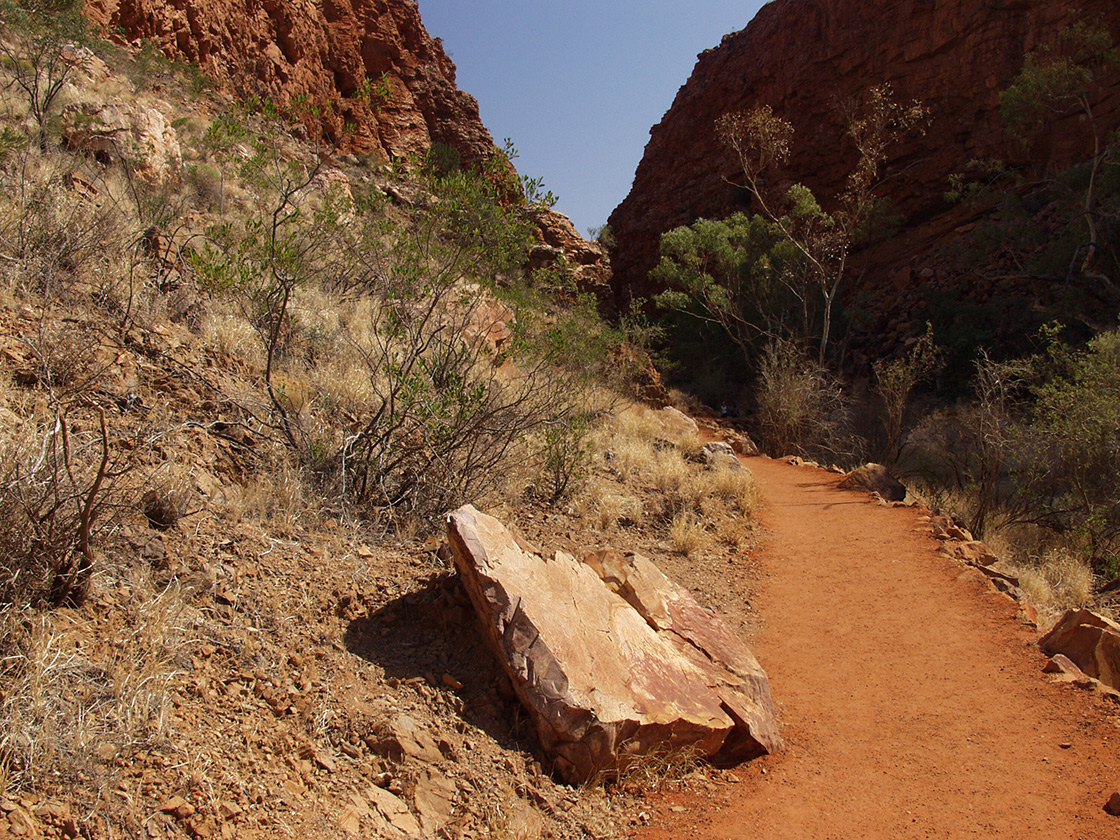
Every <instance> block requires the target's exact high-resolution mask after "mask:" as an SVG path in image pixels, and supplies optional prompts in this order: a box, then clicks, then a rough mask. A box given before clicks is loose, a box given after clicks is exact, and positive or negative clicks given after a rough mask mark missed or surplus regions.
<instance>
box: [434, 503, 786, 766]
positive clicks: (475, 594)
mask: <svg viewBox="0 0 1120 840" xmlns="http://www.w3.org/2000/svg"><path fill="white" fill-rule="evenodd" d="M448 539H449V542H450V543H451V547H452V551H453V552H454V555H455V563H456V565H457V566H458V568H459V572H460V574H461V576H462V578H463V583H464V585H465V587H466V589H467V592H468V593H469V594H470V597H471V600H472V602H473V603H474V606H475V609H476V610H477V612H478V613H479V616H480V617H481V619H482V624H483V626H484V627H485V629H486V634H487V639H488V641H489V643H490V645H491V647H492V648H493V650H494V651H495V653H496V654H497V656H498V659H499V661H500V662H501V664H502V666H503V667H504V669H505V670H506V673H507V674H508V675H509V677H510V679H511V680H512V682H513V686H514V690H515V691H516V693H517V695H518V697H519V698H520V699H521V702H522V704H523V705H524V706H525V708H526V709H527V710H528V712H529V715H530V717H531V718H532V719H533V722H534V724H535V726H536V729H537V733H538V736H539V737H540V741H541V745H542V747H543V748H544V750H545V752H546V753H547V754H548V755H549V756H550V758H551V759H552V760H553V761H554V763H555V766H556V769H557V770H558V771H559V773H560V774H561V775H562V776H563V777H564V778H565V779H567V780H568V781H570V782H573V783H582V782H585V781H588V780H593V779H595V778H597V777H599V776H600V775H603V774H608V775H609V774H612V773H614V772H617V771H618V770H620V769H621V768H623V767H625V765H626V764H627V763H628V762H629V761H631V760H632V759H633V758H635V757H637V756H640V755H645V754H649V753H656V752H664V751H675V750H686V751H689V752H693V753H695V754H696V755H698V756H707V757H712V758H715V759H716V760H721V761H722V760H726V761H738V760H742V759H746V758H750V757H754V756H757V755H761V754H764V753H766V752H769V751H771V750H774V749H776V748H778V747H779V746H780V743H781V742H780V739H779V738H778V734H777V727H776V724H775V722H774V716H773V705H772V703H771V700H770V688H769V683H768V681H767V678H766V674H765V673H764V672H763V670H762V668H761V667H759V665H758V662H757V661H756V660H755V659H754V657H753V656H752V655H751V654H750V651H749V650H747V649H746V647H745V646H744V645H743V643H742V642H741V641H740V640H739V639H738V638H737V637H736V636H735V635H734V634H733V633H731V631H730V630H728V629H727V627H726V626H725V625H724V624H723V622H722V621H720V620H719V619H718V618H717V617H716V616H715V615H714V614H712V613H709V612H707V611H706V610H703V609H702V608H700V607H699V605H697V604H696V602H695V601H694V600H693V599H692V598H691V596H690V595H689V594H688V593H687V592H686V591H685V590H683V589H681V588H680V587H677V586H675V585H674V584H672V583H670V582H669V581H668V580H667V579H666V578H665V577H664V576H663V575H661V573H660V572H659V571H658V570H657V569H656V567H654V566H653V564H652V563H650V562H649V561H648V560H644V559H643V558H638V557H627V558H623V557H622V556H621V555H618V554H617V553H614V554H610V555H606V556H604V557H602V558H600V559H601V562H599V563H598V566H597V568H598V573H597V571H596V568H593V567H592V565H594V564H592V565H588V564H583V563H580V562H578V561H577V560H576V559H575V558H574V557H572V556H570V555H568V554H565V553H564V552H560V551H558V552H556V555H555V557H554V558H553V559H549V560H545V559H543V558H542V557H540V556H538V555H535V554H529V553H528V552H525V551H524V550H523V549H522V548H521V547H520V546H518V544H517V542H516V541H515V540H514V539H513V537H512V536H511V535H510V533H509V531H507V530H506V529H505V528H504V527H503V526H502V524H501V523H500V522H498V521H497V520H496V519H494V518H493V517H490V516H486V515H484V514H481V513H479V512H478V511H477V510H475V509H474V508H473V507H471V506H469V505H468V506H466V507H463V508H460V509H459V510H457V511H455V512H454V513H452V514H451V515H450V517H449V519H448ZM612 589H613V591H612Z"/></svg>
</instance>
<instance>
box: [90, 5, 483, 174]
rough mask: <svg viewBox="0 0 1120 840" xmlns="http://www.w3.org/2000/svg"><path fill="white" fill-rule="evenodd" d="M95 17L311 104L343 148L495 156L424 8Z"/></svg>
mask: <svg viewBox="0 0 1120 840" xmlns="http://www.w3.org/2000/svg"><path fill="white" fill-rule="evenodd" d="M86 14H87V16H88V17H89V18H90V19H91V20H92V21H93V22H94V23H95V24H98V25H100V26H101V27H102V28H103V29H104V30H105V31H106V32H109V33H113V34H114V35H115V36H116V37H119V38H123V39H124V40H126V41H133V40H136V39H146V40H153V41H155V42H156V43H158V45H159V46H160V48H161V49H162V51H163V52H164V54H165V55H169V56H172V55H178V56H181V57H183V58H185V59H187V60H188V61H191V62H193V63H195V64H197V65H198V66H199V67H201V68H202V69H203V70H204V71H205V72H206V73H207V75H208V76H210V77H211V78H212V79H213V80H214V81H215V82H216V83H217V84H218V85H220V86H222V87H225V88H229V89H232V90H234V91H237V92H240V93H257V94H264V95H267V96H269V97H270V98H272V99H273V100H274V101H275V102H277V104H279V105H282V106H285V105H287V104H289V103H290V102H291V101H292V99H293V98H294V97H298V96H301V95H302V96H306V97H307V104H308V105H309V106H315V107H317V108H318V109H319V110H320V112H321V116H320V118H319V119H320V126H319V127H321V129H322V131H323V134H324V137H325V139H326V140H327V141H328V142H330V143H332V144H334V145H336V146H338V147H340V148H342V149H343V150H349V149H354V150H363V151H364V150H369V149H372V150H377V151H380V152H381V153H382V154H384V155H385V156H386V157H393V156H406V155H409V154H412V153H416V152H423V151H424V150H426V149H427V148H428V147H429V146H430V145H431V144H432V143H445V144H447V145H449V146H452V147H454V148H455V149H457V150H458V151H459V153H460V156H461V159H462V161H463V162H464V163H467V164H473V163H477V162H479V161H480V160H482V159H484V158H487V157H489V156H490V155H491V154H492V152H493V146H494V144H493V140H492V138H491V137H490V133H489V132H488V131H487V130H486V127H485V126H483V124H482V121H481V119H480V118H479V114H478V103H477V102H476V101H475V99H474V98H473V97H472V96H470V95H469V94H466V93H464V92H462V91H460V90H459V89H458V88H457V87H456V84H455V65H454V64H452V62H451V60H450V59H449V58H448V57H447V55H446V54H445V53H444V51H443V45H442V44H441V42H440V41H439V39H433V38H431V37H430V36H429V35H428V33H427V32H426V31H425V29H424V25H423V23H422V22H421V20H420V11H419V8H418V7H417V5H416V3H415V2H413V0H300V1H299V2H288V0H87V2H86ZM366 80H368V82H369V85H370V93H369V95H363V93H362V87H363V85H364V84H365V83H366ZM382 83H383V84H384V85H385V86H387V96H384V97H381V96H378V92H377V87H378V85H379V84H382ZM309 119H310V118H309ZM347 124H350V126H351V127H350V128H349V129H348V128H347ZM310 127H312V126H310V125H309V128H310Z"/></svg>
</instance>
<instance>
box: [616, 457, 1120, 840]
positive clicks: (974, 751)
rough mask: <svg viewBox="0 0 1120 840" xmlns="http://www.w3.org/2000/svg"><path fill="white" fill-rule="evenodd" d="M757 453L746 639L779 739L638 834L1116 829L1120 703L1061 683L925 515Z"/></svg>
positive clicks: (1010, 608) (664, 809)
mask: <svg viewBox="0 0 1120 840" xmlns="http://www.w3.org/2000/svg"><path fill="white" fill-rule="evenodd" d="M746 463H747V464H748V466H749V467H750V468H751V470H752V471H753V472H754V474H755V477H756V478H757V479H758V481H759V483H760V485H761V487H762V490H763V495H764V498H765V500H766V501H765V510H764V513H763V519H762V523H763V526H764V528H765V530H766V537H765V538H764V541H763V544H762V547H761V551H760V554H759V556H758V557H757V558H756V560H757V562H758V563H759V564H760V567H761V570H762V580H761V581H760V584H759V590H758V593H757V597H756V599H755V600H754V604H755V607H756V609H757V610H758V613H759V614H760V615H761V616H762V621H763V624H762V626H761V627H760V629H759V632H758V633H757V636H756V638H755V640H754V643H753V645H752V647H753V650H754V652H755V654H756V655H757V656H758V658H759V660H760V661H761V662H762V665H763V667H765V668H766V670H767V672H768V673H769V675H770V683H771V688H772V690H773V694H774V699H775V701H776V703H777V704H778V706H779V710H780V717H781V723H782V734H783V737H784V738H785V741H786V748H785V750H784V751H783V752H781V753H779V754H777V755H774V756H770V757H768V758H765V759H762V760H760V761H756V762H753V763H752V764H750V765H745V766H743V767H740V768H738V769H737V770H736V771H734V772H732V773H729V774H728V775H727V777H726V778H727V779H729V780H732V779H734V781H728V782H726V786H723V785H721V786H720V789H719V790H718V791H717V795H716V796H714V797H713V796H711V795H697V794H685V795H680V796H675V797H672V798H671V799H667V800H665V801H661V802H658V803H656V805H655V807H654V814H653V819H652V824H651V825H650V826H648V827H646V828H644V829H642V830H641V831H640V832H639V833H638V837H639V838H641V839H642V840H669V838H673V840H679V839H680V838H686V837H696V838H719V840H728V839H729V838H748V837H749V838H813V839H814V840H825V839H826V838H908V837H922V838H925V837H947V838H970V837H984V838H991V837H1009V838H1010V837H1014V838H1027V837H1030V838H1061V840H1069V838H1109V840H1117V838H1120V818H1118V817H1112V816H1109V815H1108V814H1106V813H1105V812H1104V810H1103V805H1104V803H1105V802H1106V801H1107V799H1108V797H1109V795H1110V794H1111V793H1112V792H1113V791H1115V790H1117V789H1120V706H1117V705H1116V704H1115V703H1113V702H1112V701H1110V700H1107V699H1104V698H1102V697H1100V696H1099V695H1096V694H1094V693H1092V692H1087V691H1084V690H1080V689H1077V688H1074V687H1072V686H1070V685H1068V684H1055V683H1052V682H1050V681H1049V680H1050V678H1049V677H1047V676H1045V675H1044V674H1042V666H1043V664H1044V663H1045V658H1044V657H1043V656H1042V654H1041V653H1040V652H1039V651H1038V648H1037V646H1036V644H1035V642H1036V640H1037V637H1038V634H1037V631H1036V630H1034V628H1033V627H1031V626H1029V625H1027V624H1024V623H1023V622H1022V621H1019V620H1018V619H1017V618H1016V614H1017V607H1016V605H1015V604H1013V603H1012V602H1011V601H1010V600H1009V599H1008V598H1006V597H1005V596H1003V595H1000V594H997V593H995V592H994V591H993V590H992V589H991V587H990V586H989V585H988V584H987V583H986V582H985V581H984V580H982V579H981V576H980V575H979V573H977V572H975V571H972V570H967V571H966V568H965V567H963V566H961V565H959V564H957V563H954V562H953V561H951V560H949V559H948V558H946V557H944V556H942V555H940V554H938V553H936V548H937V543H936V542H935V541H934V540H933V539H932V538H931V537H930V536H929V529H928V525H925V524H924V523H922V522H921V521H920V515H921V514H920V513H919V512H918V511H916V510H914V509H910V508H890V507H885V506H882V505H880V504H878V503H877V502H874V501H871V500H869V498H868V497H867V496H865V495H862V494H858V493H854V492H847V491H841V490H837V489H836V486H835V485H836V476H835V475H831V474H829V473H826V472H823V471H820V470H816V469H810V468H806V467H793V466H789V465H787V464H785V463H782V462H778V461H771V460H769V459H766V458H751V459H749V460H747V461H746ZM1063 745H1065V746H1064V747H1063ZM682 809H683V810H682Z"/></svg>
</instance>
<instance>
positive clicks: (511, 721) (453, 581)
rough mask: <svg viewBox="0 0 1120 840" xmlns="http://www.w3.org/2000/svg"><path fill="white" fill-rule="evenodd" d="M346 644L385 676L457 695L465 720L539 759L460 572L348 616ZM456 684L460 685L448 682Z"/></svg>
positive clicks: (528, 726) (508, 746)
mask: <svg viewBox="0 0 1120 840" xmlns="http://www.w3.org/2000/svg"><path fill="white" fill-rule="evenodd" d="M344 643H345V645H346V649H347V650H349V651H350V652H351V653H352V654H354V655H355V656H358V657H361V658H362V659H364V660H366V661H367V662H371V663H373V664H375V665H378V666H380V667H381V668H382V669H383V670H384V671H385V677H386V679H387V680H392V679H396V680H400V681H401V682H406V681H413V680H423V681H424V682H426V683H428V685H430V686H432V687H433V688H435V689H436V690H437V691H442V692H448V693H450V694H454V695H455V696H457V697H458V698H459V699H460V700H461V701H462V702H461V705H460V704H457V703H454V702H452V703H451V704H450V705H451V706H452V707H453V708H458V709H459V710H460V711H459V714H460V716H461V717H462V719H463V720H464V721H466V722H467V723H469V724H471V725H473V726H476V727H478V728H479V729H481V730H483V731H484V732H486V734H488V735H489V736H490V737H491V738H493V739H494V740H495V741H497V742H498V744H500V745H501V746H502V747H503V748H504V749H513V750H520V751H524V752H528V753H532V754H533V755H534V756H536V757H537V758H540V750H539V748H538V744H537V740H536V735H535V733H534V731H533V726H532V722H531V721H530V720H529V718H528V716H527V714H526V713H525V711H524V709H522V707H521V705H520V703H519V702H518V701H517V699H516V698H515V696H514V694H513V689H512V687H511V686H510V683H509V679H508V678H507V677H506V675H505V673H504V672H503V671H502V670H501V668H500V666H499V665H498V662H497V660H496V659H495V657H494V655H493V653H491V651H490V649H489V648H488V647H487V646H486V644H485V642H484V641H483V635H482V627H481V625H480V624H479V621H478V618H477V616H476V615H475V612H474V609H473V608H472V607H471V604H470V601H469V599H468V597H467V594H466V592H465V591H464V589H463V587H462V585H461V583H460V581H459V577H458V575H455V574H447V573H442V574H437V575H435V576H433V577H432V578H430V579H429V580H428V581H427V583H426V584H425V585H424V586H423V588H422V589H419V590H417V591H414V592H410V593H408V594H407V595H403V596H401V597H399V598H396V599H394V600H392V601H390V602H388V603H387V604H384V605H383V606H380V607H374V608H371V610H370V612H369V613H368V615H365V616H362V617H360V618H356V619H354V620H353V621H351V622H350V623H349V625H348V626H347V628H346V633H345V637H344ZM445 675H447V676H448V677H450V678H451V680H450V681H451V682H454V681H458V682H459V683H462V688H458V689H454V688H452V687H451V686H449V685H448V680H445Z"/></svg>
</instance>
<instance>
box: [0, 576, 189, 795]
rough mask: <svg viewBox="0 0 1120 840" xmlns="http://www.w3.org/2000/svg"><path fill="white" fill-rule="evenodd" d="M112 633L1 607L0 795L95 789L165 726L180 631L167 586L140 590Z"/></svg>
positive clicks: (62, 617) (183, 616)
mask: <svg viewBox="0 0 1120 840" xmlns="http://www.w3.org/2000/svg"><path fill="white" fill-rule="evenodd" d="M134 591H135V592H136V595H135V597H134V598H132V599H131V600H130V602H129V603H128V604H126V605H123V606H122V609H121V613H120V614H118V615H117V616H116V620H115V621H114V622H113V626H112V627H93V626H90V625H89V624H87V623H86V622H85V621H83V620H82V619H80V618H74V617H69V616H68V615H67V614H65V613H63V614H58V613H42V612H37V611H33V610H30V609H26V608H24V609H20V608H15V607H5V608H3V610H0V654H2V662H3V671H2V673H3V676H4V687H5V691H4V694H3V697H2V699H0V793H8V792H14V791H20V790H30V789H33V788H34V787H35V786H36V785H37V784H39V783H41V782H43V781H45V780H47V779H50V780H52V781H58V780H59V779H62V780H77V779H81V778H85V779H87V780H88V779H90V778H94V779H102V781H103V783H104V782H107V781H108V779H109V778H110V776H111V772H112V762H114V760H115V759H116V758H117V757H118V756H119V755H121V754H123V753H126V752H127V751H129V750H132V749H135V748H137V747H142V746H144V745H146V744H149V743H151V742H152V740H153V739H155V738H157V737H159V736H160V735H161V734H163V732H164V731H165V728H166V725H167V714H166V713H167V703H168V697H167V688H168V685H169V683H170V681H171V680H172V679H173V678H174V677H175V676H176V675H177V674H178V673H179V672H178V670H177V667H176V662H175V661H176V654H177V651H178V650H180V649H181V646H182V644H183V641H184V638H185V634H186V632H187V627H188V625H189V624H190V621H189V620H188V616H187V613H186V609H185V606H184V602H183V599H182V598H181V597H180V593H179V590H178V588H177V586H172V587H168V588H166V589H164V590H162V591H159V592H153V591H151V590H150V589H149V588H147V587H146V585H145V584H144V583H143V582H139V583H138V587H137V589H136V590H134Z"/></svg>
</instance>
